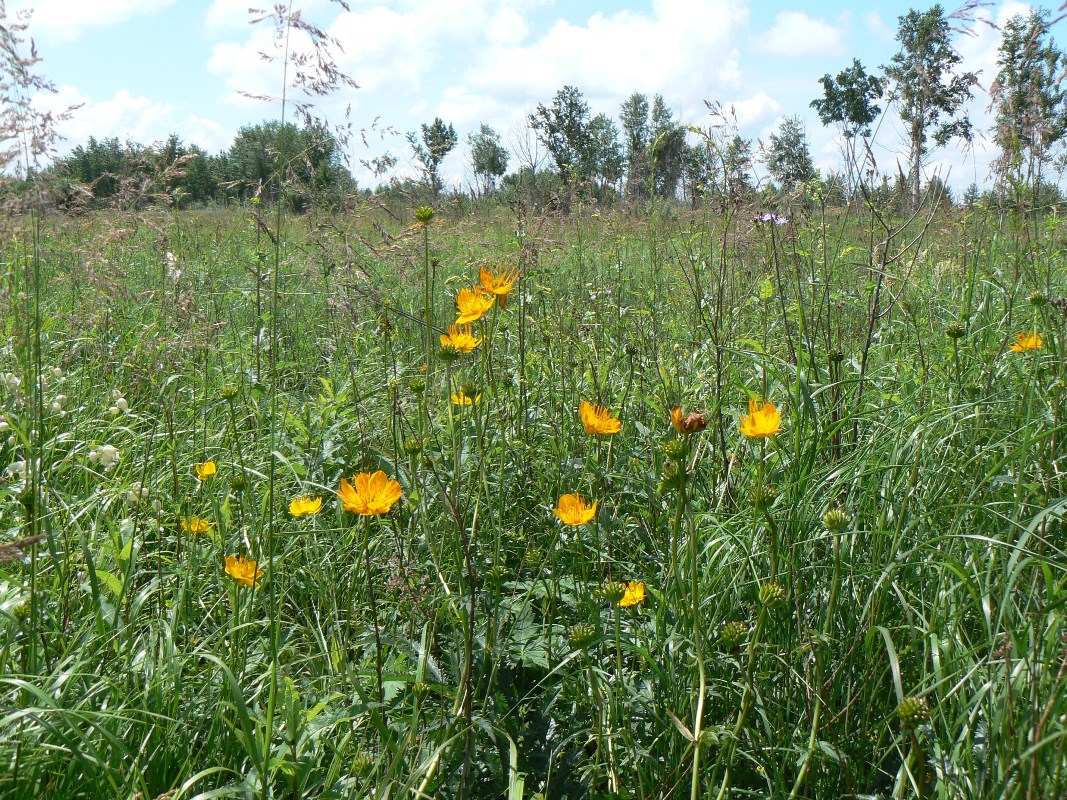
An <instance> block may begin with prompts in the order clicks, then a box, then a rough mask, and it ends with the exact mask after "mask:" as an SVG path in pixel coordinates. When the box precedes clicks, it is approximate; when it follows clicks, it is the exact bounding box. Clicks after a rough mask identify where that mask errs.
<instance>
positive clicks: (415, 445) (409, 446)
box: [404, 436, 422, 456]
mask: <svg viewBox="0 0 1067 800" xmlns="http://www.w3.org/2000/svg"><path fill="white" fill-rule="evenodd" d="M404 452H405V453H406V454H407V455H409V456H417V455H418V454H419V453H421V452H422V439H420V438H418V437H417V436H412V437H411V438H410V439H405V440H404Z"/></svg>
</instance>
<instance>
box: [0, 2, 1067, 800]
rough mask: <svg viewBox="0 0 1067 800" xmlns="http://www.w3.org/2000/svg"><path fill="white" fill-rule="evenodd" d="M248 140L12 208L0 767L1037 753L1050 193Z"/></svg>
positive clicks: (27, 774)
mask: <svg viewBox="0 0 1067 800" xmlns="http://www.w3.org/2000/svg"><path fill="white" fill-rule="evenodd" d="M0 5H2V4H0ZM290 24H304V23H301V20H300V18H299V17H297V18H296V21H295V22H293V21H292V19H291V18H290ZM297 63H300V64H302V65H305V66H306V65H307V64H309V63H312V62H311V61H301V62H297ZM857 63H858V62H857ZM309 69H310V67H309ZM281 108H282V117H283V119H284V118H285V113H286V111H285V109H286V108H287V106H285V105H284V103H283V104H282V105H281ZM424 127H425V126H424ZM289 155H290V156H292V161H293V162H294V163H295V162H296V161H298V160H299V159H298V158H297V157H296V155H295V154H289ZM168 175H169V173H168ZM274 177H275V178H276V179H277V180H276V187H275V188H276V194H275V196H274V197H273V201H272V198H271V196H270V195H269V194H268V193H265V192H264V193H261V194H258V195H256V196H255V197H254V198H250V199H246V198H242V199H241V200H240V201H237V200H235V201H234V202H232V203H223V204H219V205H216V206H206V207H187V206H184V205H183V204H182V203H181V202H179V201H180V200H181V198H180V197H178V196H177V195H171V196H169V197H170V199H171V201H168V202H154V201H152V202H150V201H149V200H150V199H149V198H147V197H146V196H143V195H142V196H140V197H139V198H136V202H135V201H130V202H128V203H125V204H123V203H118V202H116V203H114V204H112V205H110V206H108V207H77V208H75V207H73V206H71V205H70V204H68V205H66V206H57V205H55V204H52V205H50V204H48V203H44V202H42V201H41V195H39V194H38V195H30V196H28V197H22V198H21V200H22V202H21V204H20V205H17V207H15V208H14V210H12V211H10V212H9V213H8V214H6V215H5V216H3V218H2V220H0V229H2V230H3V233H4V236H3V238H2V240H0V322H2V326H3V330H2V337H0V798H17V799H20V798H86V799H95V798H115V799H116V800H200V799H201V798H202V799H204V800H207V798H247V799H248V800H252V799H253V798H256V799H257V800H268V798H276V799H277V800H281V798H292V800H296V799H297V798H331V799H333V798H336V799H337V800H340V799H341V798H345V799H348V800H362V799H364V798H366V799H368V800H369V799H371V798H373V799H374V800H426V799H428V798H448V799H451V798H460V799H461V800H467V799H468V798H507V800H557V799H558V800H564V799H566V800H607V799H608V798H616V799H618V800H661V799H662V798H687V799H688V800H703V799H704V798H712V800H726V798H731V799H732V800H738V799H740V798H779V799H782V800H784V799H785V798H789V800H795V799H797V798H809V799H810V800H825V799H827V798H854V799H855V800H860V799H861V798H862V799H864V800H868V799H873V798H931V799H932V798H938V799H939V800H965V799H966V800H972V799H973V800H979V799H981V798H1013V800H1062V798H1064V797H1067V615H1065V603H1067V535H1065V527H1064V526H1065V516H1067V455H1065V450H1064V438H1065V434H1067V427H1065V422H1064V419H1063V409H1064V407H1065V405H1067V404H1065V402H1064V400H1065V393H1067V359H1065V358H1064V348H1065V346H1067V299H1065V295H1067V223H1065V221H1064V205H1063V204H1062V203H1058V204H1056V203H1052V204H1048V205H1042V206H1038V205H1032V204H1031V205H1027V204H1026V203H1024V202H1022V200H1019V201H1018V202H1009V201H1005V202H1003V203H1000V204H993V203H989V204H983V203H973V204H971V205H970V206H965V205H962V204H961V205H954V204H952V203H950V202H947V201H945V199H944V197H943V196H942V194H941V193H940V192H939V190H937V189H933V188H932V189H930V190H929V191H928V192H925V193H923V192H920V191H919V187H918V184H917V183H916V185H915V191H914V192H913V190H912V186H911V185H903V186H902V187H901V188H900V191H899V192H898V193H895V194H892V193H890V194H886V193H883V194H878V193H876V192H873V191H868V189H869V188H870V187H867V186H860V188H859V189H856V190H855V191H854V192H853V194H852V196H851V197H850V198H849V200H848V201H847V202H841V203H837V204H835V203H833V202H831V200H830V193H829V191H828V190H827V183H826V182H823V181H822V180H821V179H820V178H818V177H813V178H812V179H811V180H809V181H806V182H801V183H799V184H797V186H796V189H795V191H791V192H790V191H785V190H783V191H782V192H781V193H779V194H776V195H773V198H772V195H771V194H770V193H765V194H764V195H759V194H756V193H755V192H750V193H747V194H740V193H736V192H725V193H722V194H718V195H714V196H712V195H708V196H707V198H705V199H704V200H702V201H701V202H695V203H682V202H676V201H675V200H673V199H664V198H659V197H657V196H655V195H654V194H653V193H651V192H649V193H648V195H647V196H646V197H644V198H643V199H642V200H641V202H639V203H637V202H635V203H633V204H628V203H623V202H621V201H618V202H615V201H613V200H612V199H611V198H610V197H609V198H607V199H605V196H604V195H603V193H601V194H600V195H598V194H597V193H596V192H595V191H592V190H589V191H583V189H582V187H581V185H580V184H579V183H578V182H577V181H576V182H575V183H572V184H558V185H557V189H558V191H557V192H556V194H555V195H553V196H550V197H548V198H546V197H544V196H543V195H540V194H538V195H536V196H534V195H521V194H520V195H516V196H514V198H513V199H512V201H510V202H498V201H495V200H494V199H493V198H492V197H489V198H486V197H480V198H479V197H469V196H466V195H463V194H459V193H454V194H451V195H450V194H448V193H447V192H442V191H441V188H440V186H439V185H438V183H439V182H438V181H437V177H436V173H435V174H434V182H433V183H431V184H430V185H428V186H426V187H422V190H421V192H416V191H406V190H405V191H400V190H396V191H393V192H391V193H389V192H382V193H376V194H369V193H368V194H361V195H358V196H354V197H352V198H350V202H347V203H345V204H343V206H333V205H330V204H321V205H317V204H309V206H308V207H306V208H301V209H299V210H296V209H294V208H293V207H291V206H290V205H288V204H287V203H286V202H285V200H286V198H287V197H288V196H289V195H288V194H287V193H289V192H290V191H294V187H295V185H296V184H294V183H290V180H291V179H292V174H291V173H289V172H284V173H279V174H277V175H275V176H274ZM916 180H917V179H916ZM887 185H888V184H887V183H883V188H884V186H887ZM26 186H27V187H30V188H33V187H35V186H37V184H35V183H34V182H33V181H28V182H27V183H26ZM12 191H13V190H12ZM1019 197H1021V195H1019ZM768 198H772V199H774V203H773V207H772V206H769V205H768V204H767V203H765V202H764V200H766V199H768Z"/></svg>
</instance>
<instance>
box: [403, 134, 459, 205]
mask: <svg viewBox="0 0 1067 800" xmlns="http://www.w3.org/2000/svg"><path fill="white" fill-rule="evenodd" d="M458 141H459V140H458V139H457V137H456V129H455V128H453V127H452V125H451V124H449V125H445V123H444V120H442V119H441V118H440V117H434V120H433V122H432V123H430V124H429V125H427V124H425V123H423V125H422V141H419V137H418V136H417V135H416V133H415V131H411V132H410V133H409V134H408V144H410V145H411V149H412V150H414V151H415V158H417V159H418V160H419V163H420V164H422V169H423V172H424V173H425V174H426V180H427V182H428V183H429V184H430V189H431V190H432V191H433V193H434V194H438V193H439V192H440V191H441V173H440V170H441V162H442V161H444V160H445V156H447V155H448V154H449V153H451V152H452V149H453V148H454V147H455V146H456V143H457V142H458Z"/></svg>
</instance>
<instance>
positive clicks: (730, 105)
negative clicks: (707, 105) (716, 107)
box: [723, 92, 782, 128]
mask: <svg viewBox="0 0 1067 800" xmlns="http://www.w3.org/2000/svg"><path fill="white" fill-rule="evenodd" d="M723 108H724V109H725V110H726V111H727V112H728V113H730V112H731V110H732V114H733V116H734V117H735V118H736V120H737V124H738V127H740V128H751V127H754V126H756V125H760V124H761V123H766V122H768V121H769V120H773V119H774V118H775V117H777V116H778V115H779V114H780V113H781V111H782V104H781V103H779V102H778V101H777V100H775V99H774V98H773V97H771V96H770V95H768V94H767V93H766V92H756V93H755V94H754V95H752V97H747V98H745V99H744V100H733V101H730V102H726V103H723Z"/></svg>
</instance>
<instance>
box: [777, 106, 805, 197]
mask: <svg viewBox="0 0 1067 800" xmlns="http://www.w3.org/2000/svg"><path fill="white" fill-rule="evenodd" d="M767 169H768V170H769V171H770V173H771V177H773V178H774V179H775V180H776V181H777V182H778V185H779V186H781V187H782V188H783V189H789V190H791V189H793V187H795V186H796V184H798V183H807V182H808V181H809V180H811V179H812V177H813V176H814V175H815V165H814V164H813V163H812V161H811V149H810V148H809V147H808V134H807V131H805V130H804V121H803V120H802V119H801V118H800V117H798V116H794V117H786V118H785V119H783V120H782V122H781V123H780V124H779V125H778V130H777V131H776V132H775V133H772V134H771V139H770V154H769V156H768V158H767Z"/></svg>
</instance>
